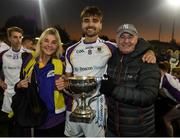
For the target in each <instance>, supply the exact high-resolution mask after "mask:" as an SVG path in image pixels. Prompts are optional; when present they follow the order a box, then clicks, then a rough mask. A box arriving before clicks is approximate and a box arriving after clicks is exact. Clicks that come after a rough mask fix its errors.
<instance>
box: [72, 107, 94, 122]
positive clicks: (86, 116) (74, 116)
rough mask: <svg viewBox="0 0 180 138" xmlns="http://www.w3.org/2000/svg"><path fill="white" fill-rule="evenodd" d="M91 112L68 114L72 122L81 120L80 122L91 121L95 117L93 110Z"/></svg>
mask: <svg viewBox="0 0 180 138" xmlns="http://www.w3.org/2000/svg"><path fill="white" fill-rule="evenodd" d="M92 111H93V112H92V113H90V114H76V113H73V112H72V113H71V114H70V121H72V122H81V123H91V122H92V121H93V120H94V118H95V116H96V115H95V111H94V110H92Z"/></svg>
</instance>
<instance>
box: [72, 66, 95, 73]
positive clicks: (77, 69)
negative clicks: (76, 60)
mask: <svg viewBox="0 0 180 138" xmlns="http://www.w3.org/2000/svg"><path fill="white" fill-rule="evenodd" d="M88 70H93V67H78V68H77V67H76V68H74V71H75V72H79V71H88Z"/></svg>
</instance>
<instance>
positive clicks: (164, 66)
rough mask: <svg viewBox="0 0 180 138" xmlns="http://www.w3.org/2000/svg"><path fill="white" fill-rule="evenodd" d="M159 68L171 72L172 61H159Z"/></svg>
mask: <svg viewBox="0 0 180 138" xmlns="http://www.w3.org/2000/svg"><path fill="white" fill-rule="evenodd" d="M159 68H160V69H161V70H163V71H165V72H167V73H170V69H171V66H170V63H169V62H168V61H163V62H160V63H159Z"/></svg>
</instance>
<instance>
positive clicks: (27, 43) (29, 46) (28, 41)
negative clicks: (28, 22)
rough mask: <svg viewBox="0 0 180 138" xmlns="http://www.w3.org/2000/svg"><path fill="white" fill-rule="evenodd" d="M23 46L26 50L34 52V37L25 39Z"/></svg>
mask: <svg viewBox="0 0 180 138" xmlns="http://www.w3.org/2000/svg"><path fill="white" fill-rule="evenodd" d="M22 45H23V47H24V48H25V49H28V50H30V51H34V50H35V47H34V40H33V38H32V37H28V36H27V37H23V39H22Z"/></svg>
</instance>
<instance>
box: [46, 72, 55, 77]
mask: <svg viewBox="0 0 180 138" xmlns="http://www.w3.org/2000/svg"><path fill="white" fill-rule="evenodd" d="M53 76H54V70H51V71H49V72H48V73H47V78H49V77H53Z"/></svg>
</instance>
